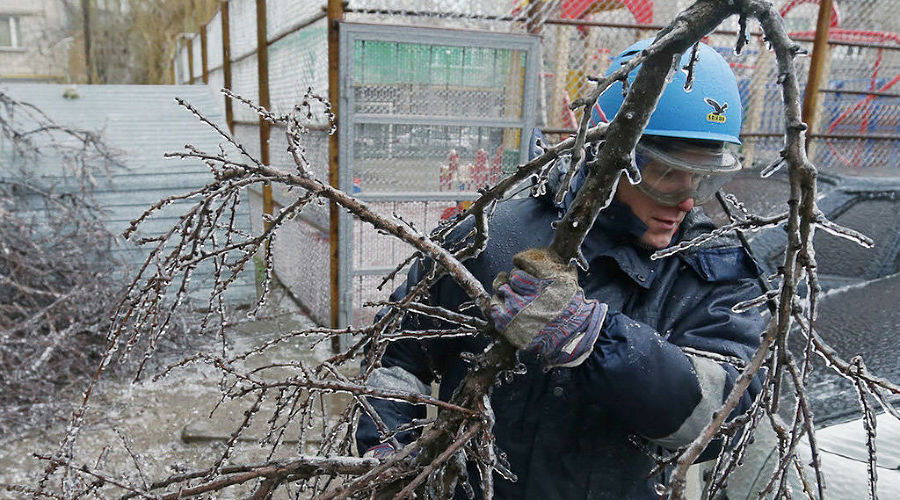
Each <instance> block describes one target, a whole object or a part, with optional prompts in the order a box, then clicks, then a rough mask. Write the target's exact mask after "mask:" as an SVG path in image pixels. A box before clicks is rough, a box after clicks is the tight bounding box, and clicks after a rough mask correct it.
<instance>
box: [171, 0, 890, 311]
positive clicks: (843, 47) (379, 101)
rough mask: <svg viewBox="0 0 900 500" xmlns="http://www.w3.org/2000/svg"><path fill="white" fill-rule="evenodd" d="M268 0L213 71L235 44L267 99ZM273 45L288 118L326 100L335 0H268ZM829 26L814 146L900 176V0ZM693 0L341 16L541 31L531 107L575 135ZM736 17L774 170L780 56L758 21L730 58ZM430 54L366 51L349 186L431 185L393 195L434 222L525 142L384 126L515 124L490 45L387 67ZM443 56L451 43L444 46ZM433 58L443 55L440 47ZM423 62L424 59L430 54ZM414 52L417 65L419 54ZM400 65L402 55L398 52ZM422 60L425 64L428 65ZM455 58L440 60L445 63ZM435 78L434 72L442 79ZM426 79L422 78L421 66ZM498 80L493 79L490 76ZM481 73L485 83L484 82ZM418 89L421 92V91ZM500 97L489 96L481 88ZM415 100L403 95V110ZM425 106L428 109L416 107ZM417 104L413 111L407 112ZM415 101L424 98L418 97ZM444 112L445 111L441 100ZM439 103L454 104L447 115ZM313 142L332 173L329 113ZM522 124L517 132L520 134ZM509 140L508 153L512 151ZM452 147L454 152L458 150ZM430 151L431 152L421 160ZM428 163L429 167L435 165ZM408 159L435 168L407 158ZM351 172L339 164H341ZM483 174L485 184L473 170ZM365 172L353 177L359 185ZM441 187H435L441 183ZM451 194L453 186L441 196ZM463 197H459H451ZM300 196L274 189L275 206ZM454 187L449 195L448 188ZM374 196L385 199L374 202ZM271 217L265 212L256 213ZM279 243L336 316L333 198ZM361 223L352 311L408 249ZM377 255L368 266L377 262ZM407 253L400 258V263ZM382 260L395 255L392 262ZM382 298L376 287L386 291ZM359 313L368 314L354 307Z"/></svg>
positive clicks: (240, 113) (414, 5)
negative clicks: (443, 119) (615, 78)
mask: <svg viewBox="0 0 900 500" xmlns="http://www.w3.org/2000/svg"><path fill="white" fill-rule="evenodd" d="M257 3H258V2H257V1H256V0H231V1H229V2H225V4H226V5H225V6H224V7H223V11H222V12H226V11H227V13H228V25H229V29H228V30H227V32H226V30H224V29H223V26H224V24H223V23H222V12H220V13H219V14H217V15H216V17H215V18H213V19H212V20H211V21H210V22H209V23H208V24H207V26H206V36H205V39H206V44H207V47H206V49H207V50H206V54H207V57H206V60H207V62H206V64H207V66H208V67H207V68H205V69H206V74H208V81H209V84H210V85H211V86H213V87H214V88H220V87H224V86H227V85H226V80H227V79H226V76H225V66H226V62H225V61H224V60H223V57H222V54H223V52H224V51H223V48H225V47H227V48H228V50H229V51H230V54H231V57H230V88H231V89H232V90H233V91H235V92H236V93H237V94H240V95H242V96H244V97H246V98H248V99H250V100H252V101H254V102H259V99H260V92H259V89H260V87H259V82H260V81H261V79H260V75H258V74H257V73H258V72H257V65H258V60H257V50H256V45H257V44H256V40H257V26H258V25H259V24H258V23H257V19H256V9H257ZM264 3H265V8H266V13H267V15H266V23H265V25H266V39H267V40H268V47H267V49H268V50H267V52H266V54H267V58H268V75H266V76H267V78H265V79H263V80H264V81H265V82H266V85H267V88H268V93H269V105H270V107H271V108H273V109H274V110H275V111H277V112H285V111H287V110H288V109H290V108H291V107H292V106H293V105H294V104H296V103H297V102H298V101H299V98H300V96H302V95H303V94H304V93H305V92H306V90H307V88H310V87H311V88H312V89H313V90H314V91H315V92H316V93H318V94H320V95H323V96H325V95H327V94H328V56H327V51H328V38H327V20H326V18H325V9H326V1H325V0H319V1H309V2H296V1H291V0H268V1H266V2H264ZM775 3H776V6H778V7H779V8H780V9H781V12H782V15H783V16H784V18H785V21H786V24H787V26H788V29H789V31H790V32H791V34H792V37H793V38H794V40H795V41H797V42H798V43H799V44H800V45H802V46H803V47H805V48H806V49H808V50H809V51H812V50H813V39H814V35H815V27H816V19H817V16H818V12H819V2H818V1H817V0H777V1H776V2H775ZM834 3H835V7H834V10H833V13H832V23H831V28H830V35H829V43H828V51H829V53H828V57H827V58H826V66H825V68H824V75H825V77H824V78H823V79H822V81H821V82H819V86H818V90H817V92H818V106H817V108H816V109H815V112H814V114H813V116H810V117H806V118H807V120H808V121H810V122H812V129H811V130H810V132H809V137H810V155H811V158H812V160H813V161H814V163H816V165H817V166H818V167H819V168H820V169H821V170H822V171H823V172H836V173H843V174H851V175H882V174H888V175H895V171H894V168H895V165H896V162H895V160H894V159H895V158H896V157H897V152H898V149H900V86H898V82H900V34H898V33H900V2H897V1H896V0H835V2H834ZM688 4H690V1H689V0H676V1H663V0H442V1H438V0H350V1H348V2H345V4H344V6H345V10H344V17H343V20H344V21H349V22H360V23H368V24H375V25H381V26H383V27H384V28H383V29H385V30H387V31H390V28H389V26H394V25H405V26H422V27H432V28H447V29H452V30H473V31H469V32H467V33H468V36H470V37H471V39H472V40H473V46H474V45H477V43H474V41H476V40H478V38H479V37H480V34H481V33H484V32H492V33H516V34H523V33H524V34H533V35H536V36H539V37H540V43H541V50H540V61H539V66H540V68H541V71H539V72H538V73H539V74H538V82H537V88H538V92H537V96H536V99H535V100H536V101H537V102H535V103H534V106H535V109H536V124H537V125H538V126H539V127H541V128H543V129H545V130H547V131H550V132H554V133H556V137H561V136H563V135H565V134H567V133H569V132H570V131H572V130H573V129H574V128H575V126H576V124H577V120H578V119H579V118H580V116H579V115H578V113H577V112H572V111H571V110H569V104H570V103H571V102H572V101H573V100H574V99H576V98H578V97H579V96H581V95H583V94H584V92H585V91H586V90H587V87H586V86H587V85H590V82H589V80H588V79H587V77H588V76H591V75H600V74H603V73H604V72H605V71H606V69H607V67H608V65H609V63H610V60H611V59H612V57H614V56H615V55H616V54H618V53H619V52H620V51H621V50H622V49H624V48H625V47H627V46H628V45H630V44H632V43H633V42H635V41H637V40H640V39H642V38H646V37H650V36H652V35H653V34H654V33H655V32H656V30H658V29H659V28H660V27H662V26H663V25H665V24H666V23H668V22H669V21H671V20H672V18H673V17H674V16H675V15H676V14H677V13H678V12H679V11H680V10H682V9H684V8H685V7H686V6H687V5H688ZM737 30H738V23H737V20H736V19H730V20H728V21H726V22H725V23H724V24H723V25H722V26H720V27H719V30H718V31H717V32H716V33H714V34H711V35H710V36H709V37H707V39H706V42H707V43H708V44H710V45H711V46H712V47H714V48H715V49H716V50H718V51H719V52H720V53H721V54H722V55H723V56H725V57H726V59H727V60H728V61H729V62H730V63H731V66H732V68H733V69H734V72H735V74H736V76H737V78H738V82H739V86H740V91H741V96H742V99H743V105H744V124H743V133H742V139H743V143H744V144H743V153H744V155H745V164H746V165H748V166H751V167H759V166H761V165H765V164H767V163H769V162H771V161H772V160H774V159H776V158H777V157H778V153H779V151H780V149H781V148H782V147H783V138H782V133H783V129H784V124H783V119H782V105H781V90H780V87H779V85H778V84H777V74H776V71H777V70H776V68H775V58H774V55H773V54H772V53H771V52H770V51H769V50H768V47H767V45H766V43H765V41H764V40H763V39H762V37H761V35H760V34H759V28H758V26H750V27H749V31H750V38H751V40H750V43H749V44H748V45H747V46H746V47H745V48H744V50H743V51H742V53H741V54H739V55H738V54H735V53H734V50H733V48H734V45H735V42H736V39H737ZM398 50H425V49H413V48H412V47H406V48H403V47H398V46H396V45H389V44H388V45H380V46H379V45H377V44H372V45H370V46H369V47H367V48H366V49H365V50H363V51H361V52H360V53H361V54H364V55H365V60H364V61H363V60H360V61H355V62H356V63H358V64H356V66H355V67H356V68H357V70H358V71H362V72H364V73H360V75H362V76H364V78H363V80H366V81H369V82H370V83H371V82H374V83H373V84H371V85H368V84H367V85H363V86H359V87H357V88H356V90H354V92H358V93H359V94H358V95H356V96H355V97H357V98H358V99H357V100H356V102H357V103H358V104H359V105H360V106H364V107H360V108H359V109H355V110H354V112H357V113H361V114H363V115H367V116H374V117H376V118H374V119H373V120H372V123H357V124H355V125H353V127H354V128H353V131H352V134H353V137H354V141H355V142H354V155H355V156H354V158H353V159H352V160H353V161H355V162H356V164H357V165H359V166H360V170H356V171H354V172H353V173H352V176H353V179H352V180H351V182H352V183H353V184H352V185H350V186H345V187H349V188H350V189H354V188H355V190H357V191H358V192H359V193H360V194H361V195H364V196H365V195H371V196H375V197H376V198H377V196H378V195H379V193H382V194H383V193H384V192H387V191H392V190H396V188H397V183H398V182H401V183H403V185H404V186H405V187H404V188H403V189H405V190H410V191H422V192H431V193H432V195H431V197H430V198H427V199H425V198H423V199H417V200H408V201H405V202H398V201H396V200H392V201H382V202H379V203H382V205H383V206H382V205H378V206H379V208H383V209H384V210H386V211H387V213H391V212H398V213H403V214H406V215H405V217H408V218H409V219H410V220H412V221H415V223H416V224H417V227H420V228H422V229H427V228H428V227H429V226H431V225H433V224H435V223H436V222H437V221H438V220H439V219H440V217H441V214H446V213H449V212H451V211H453V210H458V209H459V202H460V200H461V199H463V198H465V197H460V196H459V193H460V192H468V191H470V190H471V189H472V187H473V186H476V185H477V184H479V183H481V182H486V181H489V180H492V179H494V178H495V173H492V172H493V171H492V170H491V169H492V168H494V167H496V168H498V169H500V170H507V169H509V168H512V167H513V166H514V165H515V163H516V162H515V159H514V158H512V157H507V156H508V155H509V151H512V150H513V149H515V148H514V147H511V146H510V145H513V144H518V141H521V140H522V137H521V136H520V135H521V134H520V133H519V132H516V131H515V130H514V129H510V128H504V127H503V126H500V127H484V126H482V127H471V126H466V124H465V123H459V124H452V123H451V124H441V125H436V124H431V123H417V122H415V120H413V121H412V122H410V123H401V124H397V123H387V122H385V121H384V120H381V121H380V122H379V119H378V118H377V117H378V115H385V114H395V113H401V114H403V113H406V114H410V115H414V114H415V113H417V112H418V111H421V109H418V110H417V109H416V108H415V107H414V106H415V105H418V106H420V107H421V106H426V107H427V110H428V113H431V114H437V115H441V114H442V113H444V114H445V115H448V116H449V115H465V116H468V117H470V118H472V119H475V120H479V119H487V118H496V119H503V118H505V117H504V114H503V111H498V110H504V109H505V110H509V109H512V108H510V107H509V106H506V107H504V102H505V101H511V100H512V101H514V100H515V99H518V98H520V97H521V95H513V94H515V92H519V90H518V87H516V86H515V85H507V84H506V83H507V82H504V81H494V80H496V79H498V78H499V79H500V80H503V79H504V78H506V79H508V78H510V74H509V70H508V65H504V64H505V63H503V62H502V61H498V60H497V59H496V57H495V56H494V55H490V54H487V53H479V52H478V51H476V50H471V51H466V53H465V54H463V52H454V51H453V50H450V51H449V52H448V51H444V52H441V53H437V52H435V50H434V49H433V48H432V49H428V50H431V53H430V54H428V55H427V56H426V55H421V54H419V55H416V54H413V53H410V54H408V55H407V56H406V58H405V60H408V61H416V60H418V61H420V63H419V64H420V66H419V67H418V68H399V67H396V66H384V67H379V64H383V63H384V64H387V61H394V62H393V63H390V64H395V63H396V61H397V60H398V59H397V58H393V59H392V58H391V57H386V55H387V54H388V53H389V52H390V51H394V52H395V53H396V51H398ZM201 51H202V47H201V46H200V37H199V36H196V37H193V38H188V37H186V38H185V39H184V43H183V44H182V48H181V50H180V51H179V52H178V53H177V54H176V57H175V60H174V61H173V64H174V66H175V68H174V69H175V75H176V81H177V82H178V83H188V82H191V81H194V82H199V81H200V78H201V75H202V74H204V68H203V67H202V65H203V63H202V58H201ZM438 52H440V51H438ZM436 54H437V55H436ZM420 56H421V57H420ZM417 57H418V59H417ZM400 59H401V60H404V58H400ZM421 61H427V64H425V63H422V62H421ZM810 61H811V58H798V59H796V63H797V67H798V76H800V78H801V87H802V86H803V85H804V84H805V80H806V77H807V74H808V72H809V64H810ZM454 65H456V66H460V67H461V66H464V65H468V67H469V68H470V69H471V71H468V72H465V71H462V72H457V73H454V75H459V76H454V77H453V78H458V79H457V80H453V79H452V78H450V77H449V76H448V75H449V73H448V72H447V68H450V67H454ZM441 68H443V69H441ZM414 70H418V71H427V72H428V78H438V77H440V75H441V71H443V72H444V73H443V75H444V81H442V82H441V85H424V86H416V85H406V86H403V85H381V84H378V81H379V80H378V79H379V78H382V79H384V78H390V77H392V76H396V75H392V74H394V73H396V72H398V71H400V72H402V71H406V72H407V74H406V76H407V77H409V78H411V79H412V80H415V79H416V78H420V77H417V76H416V75H414V74H413V73H414ZM435 75H437V76H435ZM421 78H424V76H422V77H421ZM484 79H487V80H485V81H483V82H482V81H481V80H484ZM473 82H480V83H479V84H478V85H475V84H474V83H473ZM492 87H493V88H496V87H504V88H506V89H508V90H507V91H506V92H505V94H504V93H501V94H490V92H488V91H487V90H486V89H490V88H492ZM417 92H418V94H417ZM485 92H488V93H485ZM404 103H405V104H404ZM416 103H418V104H416ZM404 106H406V107H404ZM411 106H412V107H411ZM442 107H443V108H442ZM439 108H442V109H443V111H442V109H439ZM319 121H320V123H317V124H316V125H314V126H313V131H312V133H311V136H310V137H309V138H308V139H307V144H306V146H307V149H308V156H309V157H310V158H311V160H312V164H313V166H314V168H315V169H316V171H315V174H316V175H317V176H318V177H319V178H321V179H326V178H327V176H328V137H327V131H326V129H327V126H326V124H325V123H324V120H323V119H322V118H321V117H320V118H319ZM230 125H231V126H232V130H233V131H234V134H235V136H236V137H237V138H238V139H239V140H240V141H241V142H242V143H244V145H245V146H247V147H248V149H249V150H250V151H252V152H254V153H255V154H259V152H260V151H261V149H262V148H261V145H260V140H261V139H260V132H259V127H258V117H257V116H256V114H255V113H253V112H252V111H251V110H248V109H246V108H243V107H241V106H235V107H234V114H233V122H232V123H230ZM517 133H519V134H520V135H516V134H517ZM507 146H510V147H507ZM267 147H268V148H269V151H270V153H271V157H270V163H272V164H274V165H287V164H289V158H288V156H287V153H286V144H285V142H284V138H283V134H282V133H281V131H279V130H273V131H272V135H271V138H270V139H269V140H268V142H267ZM451 149H453V153H454V154H455V156H454V155H453V154H451V152H450V150H451ZM422 155H424V157H420V156H422ZM423 162H424V163H423ZM406 164H415V165H426V164H427V165H434V167H433V168H432V167H429V168H424V167H423V168H410V167H408V166H404V165H406ZM342 168H343V167H342ZM475 172H477V175H478V176H482V177H485V178H481V177H478V178H475V174H474V173H475ZM354 181H355V182H354ZM432 187H433V188H435V189H432ZM441 191H444V194H440V192H441ZM451 192H455V193H456V194H455V195H452V196H456V197H457V198H460V200H458V199H456V198H454V199H450V198H447V196H451V194H450V193H451ZM291 196H293V195H292V194H290V193H279V192H275V193H273V197H274V200H275V204H276V210H277V207H278V205H279V204H283V203H285V202H286V201H287V200H289V199H290V197H291ZM442 197H443V198H442ZM251 199H252V200H253V201H254V207H255V208H254V210H255V211H256V212H255V214H256V215H254V221H253V223H254V224H255V225H257V226H260V227H261V224H262V222H261V213H262V209H261V206H260V205H259V204H260V203H261V200H262V198H261V196H260V195H259V194H258V193H257V194H254V195H253V196H252V198H251ZM373 199H374V198H373ZM257 216H259V217H257ZM291 224H292V225H291V226H289V227H288V228H287V230H286V231H283V232H282V233H281V234H280V235H279V238H278V240H277V241H276V242H275V244H274V245H273V252H275V255H274V258H275V265H276V274H277V276H278V277H279V278H280V279H281V280H282V282H284V283H285V284H286V285H287V286H288V287H289V288H290V289H291V290H292V291H293V293H294V294H295V295H296V296H297V298H299V299H300V300H301V301H302V302H303V303H304V304H306V305H307V307H309V309H310V310H311V313H312V315H313V317H314V318H315V319H316V320H318V321H319V322H322V323H328V322H329V320H328V318H329V310H330V307H331V305H330V292H329V289H330V288H331V286H332V285H331V280H330V274H329V271H328V269H329V266H328V265H327V264H328V263H329V262H330V261H329V259H330V257H329V253H328V252H329V248H330V245H331V242H330V241H329V226H330V224H331V221H329V218H328V212H327V208H326V207H315V208H313V209H312V210H309V211H307V212H305V213H304V215H303V217H301V218H298V219H297V220H295V221H293V222H292V223H291ZM365 231H366V230H365V229H364V228H362V227H360V226H359V225H358V224H356V225H354V228H353V229H352V231H348V232H347V234H348V236H347V237H348V238H349V237H353V238H356V239H357V240H359V242H360V244H356V245H355V246H354V247H353V251H352V252H350V253H349V254H348V255H347V256H346V257H343V258H344V259H346V260H348V261H352V262H353V265H354V266H356V267H357V268H358V269H371V270H373V271H372V274H371V275H364V274H365V273H363V274H361V275H359V277H358V280H357V281H355V282H354V283H353V284H352V288H354V289H355V290H356V292H355V293H354V294H353V297H352V298H351V299H350V300H351V301H352V302H353V304H354V307H356V306H358V305H359V304H361V303H362V302H363V301H365V300H366V298H367V293H368V292H367V291H368V290H371V289H372V288H374V286H375V285H377V284H378V283H379V282H380V279H381V278H380V276H381V275H380V274H379V273H380V272H381V271H380V270H381V269H382V268H383V267H384V266H386V265H388V263H389V262H391V263H392V262H395V261H396V260H397V259H401V258H400V257H398V256H399V255H400V254H405V252H406V249H405V248H401V247H402V246H403V245H400V244H399V243H397V242H394V241H390V238H386V237H382V239H383V240H384V241H380V240H379V241H376V240H377V238H375V239H370V238H369V237H368V236H366V234H365ZM366 259H368V260H366ZM401 260H402V259H401ZM382 261H384V262H382ZM379 296H380V295H379ZM355 317H356V319H357V320H362V319H363V316H360V315H356V316H355Z"/></svg>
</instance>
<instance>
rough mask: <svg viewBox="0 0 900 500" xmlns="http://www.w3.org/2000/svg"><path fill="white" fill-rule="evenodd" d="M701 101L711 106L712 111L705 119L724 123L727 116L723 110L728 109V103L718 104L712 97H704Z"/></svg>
mask: <svg viewBox="0 0 900 500" xmlns="http://www.w3.org/2000/svg"><path fill="white" fill-rule="evenodd" d="M703 102H705V103H706V104H709V105H710V106H712V108H713V112H712V113H709V114H707V115H706V121H710V122H716V123H725V122H726V121H727V120H728V118H727V117H726V116H725V110H726V109H728V103H727V102H726V103H723V104H719V103H718V102H717V101H716V100H715V99H713V98H712V97H704V98H703Z"/></svg>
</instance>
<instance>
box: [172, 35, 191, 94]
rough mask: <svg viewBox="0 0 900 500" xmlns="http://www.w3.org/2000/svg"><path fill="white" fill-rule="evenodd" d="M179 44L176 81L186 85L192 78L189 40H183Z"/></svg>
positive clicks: (176, 56)
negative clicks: (189, 63) (189, 60)
mask: <svg viewBox="0 0 900 500" xmlns="http://www.w3.org/2000/svg"><path fill="white" fill-rule="evenodd" d="M178 45H179V46H178V52H177V53H176V55H175V83H176V84H177V85H186V84H187V83H188V79H189V78H190V71H189V69H190V68H189V66H188V48H187V42H186V41H182V43H179V44H178Z"/></svg>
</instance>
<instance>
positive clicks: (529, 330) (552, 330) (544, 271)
mask: <svg viewBox="0 0 900 500" xmlns="http://www.w3.org/2000/svg"><path fill="white" fill-rule="evenodd" d="M513 264H514V265H515V267H516V269H514V270H513V271H512V273H510V274H509V275H507V274H506V273H500V274H498V275H497V277H496V278H495V279H494V293H495V295H494V297H493V300H492V305H491V317H492V318H493V320H494V325H495V326H496V327H497V329H498V330H499V331H500V333H501V334H503V336H504V337H505V338H506V339H507V340H508V341H509V342H510V343H511V344H512V345H514V346H516V347H517V348H519V349H525V350H528V351H533V352H535V353H537V354H538V355H539V356H540V357H541V358H542V360H543V363H544V367H545V368H547V369H549V368H553V367H557V366H567V367H572V366H578V365H579V364H581V363H582V362H583V361H584V360H585V359H587V357H588V356H589V355H590V354H591V351H592V350H593V349H594V343H595V342H596V341H597V337H598V336H599V335H600V327H601V326H603V320H604V319H605V318H606V311H607V309H608V307H607V305H606V304H604V303H602V302H598V301H596V300H587V299H585V297H584V291H583V290H582V289H581V287H579V286H578V273H577V271H576V270H575V268H574V266H572V265H568V264H565V263H563V262H560V261H559V260H558V258H557V257H556V256H555V255H554V254H552V253H550V251H549V250H547V249H546V248H530V249H528V250H525V251H523V252H519V253H518V254H516V255H515V256H514V257H513Z"/></svg>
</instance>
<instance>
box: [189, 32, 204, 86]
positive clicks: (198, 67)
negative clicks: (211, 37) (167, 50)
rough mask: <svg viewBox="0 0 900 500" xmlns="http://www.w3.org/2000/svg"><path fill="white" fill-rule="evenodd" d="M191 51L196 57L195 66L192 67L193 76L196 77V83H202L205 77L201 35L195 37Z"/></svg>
mask: <svg viewBox="0 0 900 500" xmlns="http://www.w3.org/2000/svg"><path fill="white" fill-rule="evenodd" d="M190 43H191V47H192V48H191V50H192V51H193V56H194V64H193V65H192V66H191V68H192V69H191V75H193V77H194V83H202V82H203V80H202V79H201V76H202V75H203V57H202V56H203V52H202V51H203V44H202V43H201V39H200V35H194V38H193V39H192V40H191V42H190Z"/></svg>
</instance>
